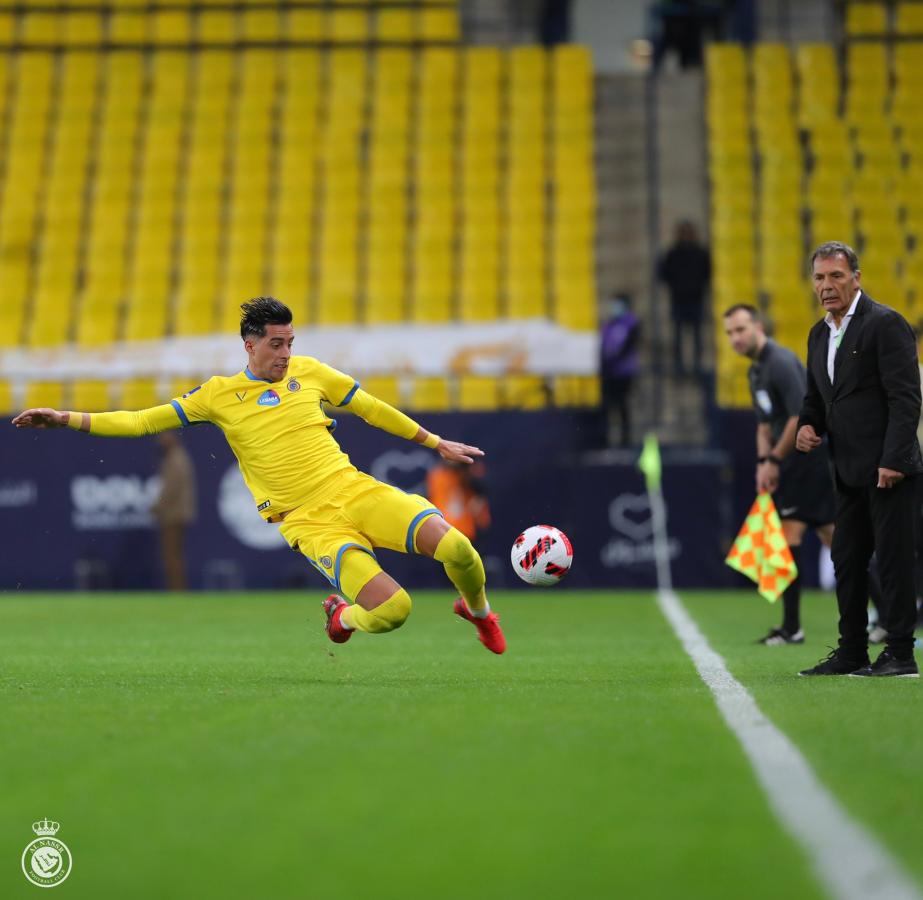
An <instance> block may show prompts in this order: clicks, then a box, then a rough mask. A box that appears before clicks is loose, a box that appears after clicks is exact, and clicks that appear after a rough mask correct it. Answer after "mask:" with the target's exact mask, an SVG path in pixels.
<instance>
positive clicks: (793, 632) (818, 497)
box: [724, 303, 835, 647]
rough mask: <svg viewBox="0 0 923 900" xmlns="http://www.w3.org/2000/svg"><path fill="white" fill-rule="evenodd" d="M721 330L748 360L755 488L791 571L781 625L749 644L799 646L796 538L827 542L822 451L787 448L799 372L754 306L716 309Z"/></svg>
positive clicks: (830, 514) (830, 508)
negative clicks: (770, 507)
mask: <svg viewBox="0 0 923 900" xmlns="http://www.w3.org/2000/svg"><path fill="white" fill-rule="evenodd" d="M724 331H725V334H727V336H728V340H729V341H730V343H731V347H733V349H734V350H735V351H736V352H737V353H739V354H740V355H741V356H746V357H747V358H748V359H750V361H751V362H750V369H749V371H748V373H747V378H748V380H749V382H750V395H751V397H752V399H753V406H754V409H755V410H756V417H757V426H756V455H757V466H756V492H757V493H758V494H759V493H763V492H764V491H769V492H770V493H771V494H772V499H773V502H774V503H775V505H776V509H777V510H778V512H779V518H780V519H781V520H782V532H783V533H784V535H785V540H786V541H787V542H788V546H789V547H790V548H791V551H792V557H793V559H794V560H795V565H796V566H797V567H798V572H799V574H798V576H797V577H796V578H795V580H794V581H793V582H792V583H791V584H790V585H789V586H788V588H787V589H786V591H785V593H784V594H783V595H782V606H783V618H782V625H781V627H779V628H772V629H770V631H769V633H768V634H767V635H765V636H764V637H762V638H760V640H759V641H758V642H757V643H760V644H765V645H766V646H768V647H777V646H781V645H783V644H801V643H804V631H803V630H802V628H801V574H800V573H801V541H802V538H803V537H804V533H805V531H807V529H808V528H813V529H814V530H815V531H816V532H817V535H818V537H819V538H820V539H821V541H822V542H823V543H824V544H825V545H826V546H827V547H829V546H830V545H831V543H832V541H833V518H834V512H835V501H834V496H833V480H832V477H831V474H830V464H829V459H828V456H827V449H826V447H822V448H820V449H819V450H818V451H817V452H815V453H812V454H808V455H805V454H803V453H795V452H794V450H795V434H796V432H797V430H798V414H799V412H800V411H801V404H802V402H803V401H804V395H805V389H806V385H807V375H806V373H805V368H804V364H803V363H802V362H801V360H800V359H798V357H797V356H796V355H795V354H794V353H793V352H792V351H791V350H789V349H787V348H786V347H783V346H781V345H780V344H778V343H776V342H775V341H774V340H772V339H771V338H769V337H767V336H766V331H765V328H764V326H763V322H762V319H761V318H760V314H759V311H758V310H757V309H756V308H755V307H753V306H750V305H748V304H746V303H738V304H736V305H735V306H732V307H730V309H728V310H727V311H726V312H725V313H724Z"/></svg>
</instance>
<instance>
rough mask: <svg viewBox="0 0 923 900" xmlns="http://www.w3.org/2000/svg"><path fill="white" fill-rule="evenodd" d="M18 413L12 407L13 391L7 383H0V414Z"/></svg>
mask: <svg viewBox="0 0 923 900" xmlns="http://www.w3.org/2000/svg"><path fill="white" fill-rule="evenodd" d="M14 411H15V412H18V410H15V408H14V406H13V389H12V386H11V385H10V383H9V382H8V381H0V413H4V414H8V413H11V412H14Z"/></svg>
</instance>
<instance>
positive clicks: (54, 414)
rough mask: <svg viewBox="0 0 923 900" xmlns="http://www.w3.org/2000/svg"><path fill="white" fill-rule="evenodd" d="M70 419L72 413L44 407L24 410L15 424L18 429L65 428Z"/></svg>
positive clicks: (14, 421) (17, 417)
mask: <svg viewBox="0 0 923 900" xmlns="http://www.w3.org/2000/svg"><path fill="white" fill-rule="evenodd" d="M69 418H70V413H66V412H61V411H60V410H58V409H50V408H49V407H47V406H43V407H41V408H40V409H26V410H23V411H22V412H21V413H20V414H19V415H18V416H16V418H15V419H13V424H14V425H15V426H16V427H17V428H64V427H66V425H67V421H68V419H69Z"/></svg>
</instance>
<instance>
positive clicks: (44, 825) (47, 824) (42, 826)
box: [32, 816, 61, 837]
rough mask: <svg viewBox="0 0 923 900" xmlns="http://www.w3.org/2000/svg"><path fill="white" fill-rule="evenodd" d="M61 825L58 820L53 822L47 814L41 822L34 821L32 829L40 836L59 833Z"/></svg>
mask: <svg viewBox="0 0 923 900" xmlns="http://www.w3.org/2000/svg"><path fill="white" fill-rule="evenodd" d="M60 827H61V826H60V825H59V824H58V823H57V822H52V821H51V820H50V819H49V818H48V816H45V818H44V819H42V821H41V822H33V823H32V830H33V831H34V832H35V833H36V834H37V835H39V836H40V837H47V836H48V835H52V834H57V833H58V829H59V828H60Z"/></svg>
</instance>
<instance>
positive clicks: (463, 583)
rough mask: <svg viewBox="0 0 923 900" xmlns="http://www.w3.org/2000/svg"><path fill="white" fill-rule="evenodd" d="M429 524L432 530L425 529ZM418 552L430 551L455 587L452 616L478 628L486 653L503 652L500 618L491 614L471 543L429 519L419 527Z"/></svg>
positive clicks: (479, 560) (448, 526) (447, 526)
mask: <svg viewBox="0 0 923 900" xmlns="http://www.w3.org/2000/svg"><path fill="white" fill-rule="evenodd" d="M430 523H432V528H430V529H429V530H427V526H429V525H430ZM417 549H418V550H420V552H421V553H427V551H428V550H431V551H432V552H431V554H430V553H427V555H432V557H433V558H434V559H436V560H437V561H438V562H441V563H442V565H443V566H444V567H445V571H446V574H447V575H448V576H449V580H450V581H451V582H452V584H454V585H455V587H456V588H458V591H459V593H460V594H461V597H459V598H458V599H457V600H456V601H455V607H454V610H455V614H456V615H458V616H461V618H463V619H467V621H469V622H471V623H472V624H473V625H474V627H475V628H477V632H478V639H479V640H480V642H481V643H482V644H483V645H484V646H485V647H486V648H487V649H488V650H490V651H491V652H492V653H503V652H504V651H505V650H506V638H505V637H504V635H503V631H502V629H501V628H500V619H499V617H498V616H497V614H496V613H493V612H491V611H490V606H489V605H488V603H487V594H486V593H485V590H484V585H485V581H486V578H485V576H484V564H483V563H482V562H481V557H480V556H479V555H478V552H477V550H475V549H474V546H473V545H472V543H471V541H469V540H468V538H467V537H465V535H463V534H462V533H461V532H460V531H459V530H458V529H457V528H453V527H451V526H450V525H447V524H446V523H445V522H444V521H443V520H442V519H438V520H436V519H430V520H427V521H426V522H424V523H423V525H421V526H420V531H419V533H418V535H417Z"/></svg>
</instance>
